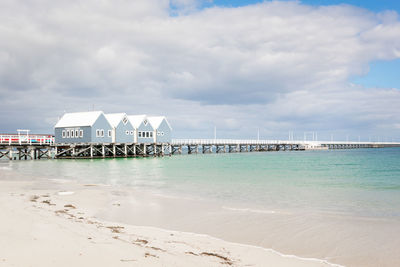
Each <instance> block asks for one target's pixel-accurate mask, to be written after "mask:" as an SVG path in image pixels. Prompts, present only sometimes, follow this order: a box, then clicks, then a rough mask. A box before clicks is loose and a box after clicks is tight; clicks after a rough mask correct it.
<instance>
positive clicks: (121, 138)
mask: <svg viewBox="0 0 400 267" xmlns="http://www.w3.org/2000/svg"><path fill="white" fill-rule="evenodd" d="M171 132H172V127H171V126H170V124H169V122H168V120H167V118H166V117H165V116H154V117H147V115H127V114H126V113H110V114H104V113H103V112H102V111H89V112H75V113H65V114H64V115H63V116H62V117H61V119H60V120H59V121H58V122H57V124H56V125H55V126H54V141H55V143H56V144H71V143H75V144H82V143H135V144H155V143H164V144H166V143H171Z"/></svg>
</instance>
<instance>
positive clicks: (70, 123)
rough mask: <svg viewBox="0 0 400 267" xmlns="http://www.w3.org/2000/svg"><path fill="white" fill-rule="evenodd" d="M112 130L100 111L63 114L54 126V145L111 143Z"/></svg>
mask: <svg viewBox="0 0 400 267" xmlns="http://www.w3.org/2000/svg"><path fill="white" fill-rule="evenodd" d="M112 129H113V128H112V126H111V125H110V123H109V122H108V120H107V119H106V117H105V115H104V113H103V112H102V111H89V112H75V113H65V114H64V115H63V116H62V117H61V119H60V120H59V121H58V122H57V124H56V125H55V126H54V136H55V143H58V144H61V143H111V142H112Z"/></svg>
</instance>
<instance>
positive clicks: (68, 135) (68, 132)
mask: <svg viewBox="0 0 400 267" xmlns="http://www.w3.org/2000/svg"><path fill="white" fill-rule="evenodd" d="M69 137H70V131H69V130H67V138H69Z"/></svg>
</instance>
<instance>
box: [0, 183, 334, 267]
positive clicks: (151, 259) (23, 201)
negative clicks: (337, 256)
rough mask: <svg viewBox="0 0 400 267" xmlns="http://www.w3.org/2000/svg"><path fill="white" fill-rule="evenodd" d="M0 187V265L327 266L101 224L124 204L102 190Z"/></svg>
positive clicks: (196, 237)
mask: <svg viewBox="0 0 400 267" xmlns="http://www.w3.org/2000/svg"><path fill="white" fill-rule="evenodd" d="M0 188H1V190H0V209H1V218H0V235H1V237H2V238H1V239H0V248H1V249H0V251H1V253H0V266H83V265H84V266H89V265H95V266H266V264H267V265H269V266H331V265H330V264H328V263H327V262H325V261H321V260H316V259H300V258H298V257H295V256H287V255H282V254H280V253H277V252H275V251H273V250H268V249H263V248H257V247H253V246H246V245H240V244H235V243H230V242H226V241H223V240H221V239H217V238H213V237H210V236H207V235H200V234H193V233H185V232H180V231H179V232H178V231H168V230H163V229H160V228H155V227H146V226H134V225H130V224H124V223H121V222H115V221H114V222H112V221H107V220H105V219H102V218H100V217H98V216H96V214H102V213H103V212H104V211H105V210H109V212H111V213H112V212H113V210H120V209H122V205H125V204H122V203H121V202H124V200H123V199H122V198H121V196H120V197H117V196H116V192H115V191H114V189H113V188H111V187H107V186H94V185H78V184H74V183H63V184H58V183H56V182H50V181H48V182H47V184H46V182H44V181H41V182H39V183H38V182H28V181H0ZM121 192H122V191H120V194H119V195H121ZM120 200H123V201H120ZM150 205H151V204H150ZM125 212H128V211H127V210H125Z"/></svg>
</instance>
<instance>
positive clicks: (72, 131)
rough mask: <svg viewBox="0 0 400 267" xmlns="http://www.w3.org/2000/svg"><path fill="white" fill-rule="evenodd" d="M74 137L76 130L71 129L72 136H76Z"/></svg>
mask: <svg viewBox="0 0 400 267" xmlns="http://www.w3.org/2000/svg"><path fill="white" fill-rule="evenodd" d="M74 137H75V131H74V130H71V138H74Z"/></svg>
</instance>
